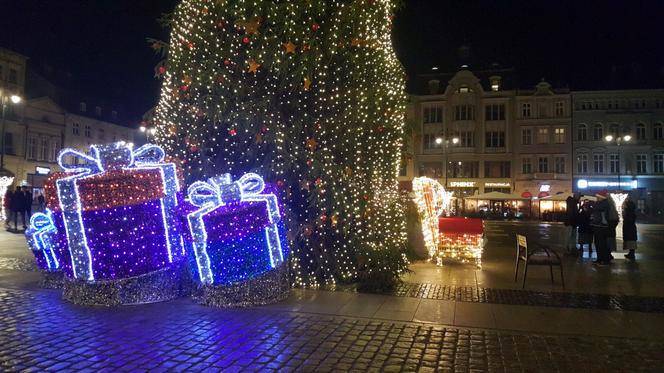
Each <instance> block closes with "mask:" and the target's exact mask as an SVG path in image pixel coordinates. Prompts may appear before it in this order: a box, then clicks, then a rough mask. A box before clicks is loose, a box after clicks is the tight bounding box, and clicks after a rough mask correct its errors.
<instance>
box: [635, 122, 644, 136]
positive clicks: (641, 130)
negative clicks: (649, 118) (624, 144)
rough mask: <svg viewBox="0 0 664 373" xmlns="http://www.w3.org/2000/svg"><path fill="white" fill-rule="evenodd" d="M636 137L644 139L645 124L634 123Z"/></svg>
mask: <svg viewBox="0 0 664 373" xmlns="http://www.w3.org/2000/svg"><path fill="white" fill-rule="evenodd" d="M636 139H637V140H645V139H646V125H645V124H643V123H639V124H637V125H636Z"/></svg>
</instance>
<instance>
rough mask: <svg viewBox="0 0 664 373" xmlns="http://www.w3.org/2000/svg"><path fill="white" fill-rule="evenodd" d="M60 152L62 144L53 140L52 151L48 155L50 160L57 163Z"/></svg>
mask: <svg viewBox="0 0 664 373" xmlns="http://www.w3.org/2000/svg"><path fill="white" fill-rule="evenodd" d="M58 152H60V143H59V141H58V140H51V149H50V150H49V153H48V160H49V161H51V162H55V161H56V160H57V158H58Z"/></svg>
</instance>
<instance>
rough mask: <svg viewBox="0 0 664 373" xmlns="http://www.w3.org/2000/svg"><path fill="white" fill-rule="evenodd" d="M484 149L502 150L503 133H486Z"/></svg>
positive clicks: (503, 142) (503, 143)
mask: <svg viewBox="0 0 664 373" xmlns="http://www.w3.org/2000/svg"><path fill="white" fill-rule="evenodd" d="M486 147H487V148H504V147H505V132H503V131H490V132H487V133H486Z"/></svg>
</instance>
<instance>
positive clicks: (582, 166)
mask: <svg viewBox="0 0 664 373" xmlns="http://www.w3.org/2000/svg"><path fill="white" fill-rule="evenodd" d="M576 172H578V173H580V174H585V173H587V172H588V154H579V156H578V158H577V164H576Z"/></svg>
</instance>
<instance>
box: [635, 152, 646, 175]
mask: <svg viewBox="0 0 664 373" xmlns="http://www.w3.org/2000/svg"><path fill="white" fill-rule="evenodd" d="M647 162H648V159H647V157H646V155H645V154H637V155H636V173H639V174H645V173H646V172H648V170H647V169H646V163H647Z"/></svg>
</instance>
